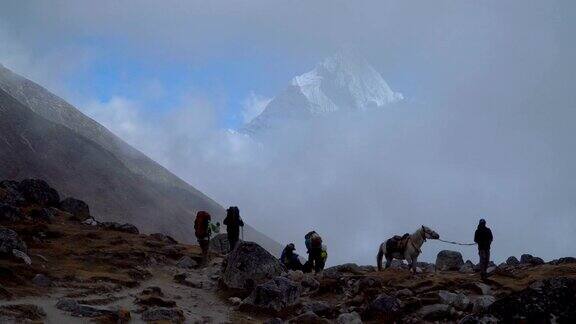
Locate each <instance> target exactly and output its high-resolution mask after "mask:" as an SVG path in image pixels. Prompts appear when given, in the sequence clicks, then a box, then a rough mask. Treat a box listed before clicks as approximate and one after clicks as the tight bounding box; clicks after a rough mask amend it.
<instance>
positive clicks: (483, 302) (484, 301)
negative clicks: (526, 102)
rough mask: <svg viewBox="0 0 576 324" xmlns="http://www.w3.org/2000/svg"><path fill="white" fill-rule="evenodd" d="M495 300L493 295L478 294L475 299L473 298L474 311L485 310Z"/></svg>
mask: <svg viewBox="0 0 576 324" xmlns="http://www.w3.org/2000/svg"><path fill="white" fill-rule="evenodd" d="M495 301H496V298H495V297H494V296H490V295H483V296H478V297H477V298H476V300H474V308H473V309H474V312H475V313H479V312H482V311H484V310H486V309H487V308H488V307H489V306H490V305H492V304H493V303H494V302H495Z"/></svg>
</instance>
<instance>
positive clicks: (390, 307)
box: [363, 294, 401, 323]
mask: <svg viewBox="0 0 576 324" xmlns="http://www.w3.org/2000/svg"><path fill="white" fill-rule="evenodd" d="M400 308H401V306H400V301H399V300H398V298H396V297H392V296H388V295H386V294H381V295H380V296H378V297H376V299H375V300H374V301H372V302H371V303H370V304H369V305H368V307H367V308H366V310H365V311H364V314H363V317H364V318H366V319H369V320H378V321H381V322H386V323H392V322H394V321H395V320H396V318H397V317H398V315H399V313H400Z"/></svg>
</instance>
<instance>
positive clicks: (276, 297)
mask: <svg viewBox="0 0 576 324" xmlns="http://www.w3.org/2000/svg"><path fill="white" fill-rule="evenodd" d="M235 250H236V249H235ZM300 292H301V291H300V286H299V285H298V284H296V283H295V282H293V281H291V280H290V279H288V278H285V277H280V276H279V277H276V278H274V279H272V280H270V281H268V282H266V283H264V284H260V285H257V286H256V288H254V290H253V291H252V293H251V294H250V296H248V298H246V299H245V300H244V301H243V305H246V306H251V307H256V308H258V309H262V310H267V311H272V312H280V311H282V310H284V309H285V308H287V307H290V306H293V305H295V304H297V303H298V301H299V299H300Z"/></svg>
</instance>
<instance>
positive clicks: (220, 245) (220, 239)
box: [210, 233, 230, 254]
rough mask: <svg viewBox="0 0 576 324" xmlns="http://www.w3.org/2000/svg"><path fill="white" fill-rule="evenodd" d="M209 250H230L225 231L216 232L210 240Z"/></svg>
mask: <svg viewBox="0 0 576 324" xmlns="http://www.w3.org/2000/svg"><path fill="white" fill-rule="evenodd" d="M210 251H212V252H216V253H220V254H226V253H228V251H230V243H229V242H228V235H227V234H225V233H221V234H217V235H215V236H214V237H213V238H212V239H211V240H210Z"/></svg>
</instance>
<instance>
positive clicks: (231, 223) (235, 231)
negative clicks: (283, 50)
mask: <svg viewBox="0 0 576 324" xmlns="http://www.w3.org/2000/svg"><path fill="white" fill-rule="evenodd" d="M224 225H226V232H227V233H228V242H229V244H230V251H232V250H234V247H235V246H236V243H238V239H239V238H240V227H244V222H243V221H242V218H241V217H240V210H239V209H238V207H230V208H228V210H227V211H226V218H225V219H224Z"/></svg>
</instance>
